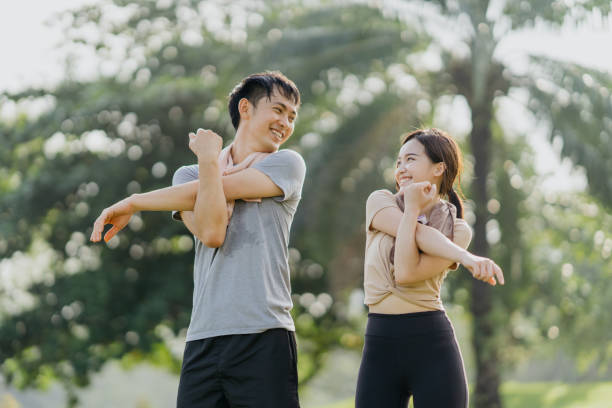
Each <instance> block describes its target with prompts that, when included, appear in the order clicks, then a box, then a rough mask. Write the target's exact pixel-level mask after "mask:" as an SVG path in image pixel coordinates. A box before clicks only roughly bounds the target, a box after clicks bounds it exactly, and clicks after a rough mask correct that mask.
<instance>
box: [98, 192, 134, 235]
mask: <svg viewBox="0 0 612 408" xmlns="http://www.w3.org/2000/svg"><path fill="white" fill-rule="evenodd" d="M134 212H135V210H134V207H133V205H132V203H131V200H130V198H126V199H124V200H121V201H119V202H117V203H115V204H113V205H111V206H110V207H108V208H105V209H104V210H103V211H102V213H101V214H100V216H99V217H98V218H97V219H96V221H95V222H94V227H93V231H92V232H91V236H90V238H89V240H90V241H92V242H98V241H100V239H101V237H102V232H103V231H104V226H105V225H106V224H111V225H112V226H113V227H112V228H111V229H109V230H108V231H107V232H106V234H104V242H108V241H109V240H110V239H111V238H112V237H114V236H115V234H117V233H118V232H119V231H121V230H122V229H123V228H124V227H125V226H126V225H127V224H128V222H129V221H130V218H132V215H134Z"/></svg>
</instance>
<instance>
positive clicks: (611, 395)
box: [317, 382, 612, 408]
mask: <svg viewBox="0 0 612 408" xmlns="http://www.w3.org/2000/svg"><path fill="white" fill-rule="evenodd" d="M502 398H503V401H504V408H610V407H611V406H612V382H596V383H582V384H565V383H554V382H551V383H548V382H547V383H517V382H508V383H505V384H504V385H503V386H502ZM353 407H354V402H353V399H347V400H344V401H340V402H336V403H334V404H330V405H325V406H320V407H317V408H353ZM410 407H412V404H410Z"/></svg>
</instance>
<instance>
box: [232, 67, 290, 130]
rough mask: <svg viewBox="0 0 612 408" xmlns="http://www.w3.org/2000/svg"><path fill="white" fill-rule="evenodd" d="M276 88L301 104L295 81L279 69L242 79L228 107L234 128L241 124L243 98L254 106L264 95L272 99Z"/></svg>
mask: <svg viewBox="0 0 612 408" xmlns="http://www.w3.org/2000/svg"><path fill="white" fill-rule="evenodd" d="M275 89H276V90H277V91H278V92H280V93H281V94H282V95H283V96H284V97H286V98H287V99H290V100H292V101H293V103H295V104H296V105H298V106H299V104H300V91H299V90H298V88H297V86H296V85H295V84H294V83H293V81H291V80H290V79H289V78H287V77H286V76H285V75H283V74H282V73H281V72H279V71H265V72H260V73H257V74H251V75H249V76H248V77H246V78H244V79H243V80H242V81H240V83H239V84H238V85H236V86H235V87H234V89H233V90H232V92H231V93H230V94H229V102H228V109H229V113H230V117H231V119H232V125H234V129H236V130H238V125H240V112H239V111H238V102H240V100H241V99H242V98H247V99H248V100H249V102H251V103H252V104H253V106H257V102H258V101H259V100H260V99H261V98H263V97H264V96H267V97H268V99H270V97H271V96H272V93H273V92H274V90H275Z"/></svg>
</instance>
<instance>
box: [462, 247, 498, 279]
mask: <svg viewBox="0 0 612 408" xmlns="http://www.w3.org/2000/svg"><path fill="white" fill-rule="evenodd" d="M461 264H462V265H463V266H465V267H466V268H467V269H468V270H469V271H470V273H471V274H472V276H473V277H474V278H475V279H478V280H481V281H483V282H487V283H488V284H490V285H493V286H495V285H496V284H497V282H499V283H500V284H502V285H503V284H504V274H503V272H502V270H501V268H500V267H499V266H498V265H497V264H496V263H495V262H493V261H492V260H491V259H489V258H484V257H482V256H476V255H474V254H471V253H469V252H467V251H465V254H464V256H463V257H462V258H461ZM496 279H497V282H496Z"/></svg>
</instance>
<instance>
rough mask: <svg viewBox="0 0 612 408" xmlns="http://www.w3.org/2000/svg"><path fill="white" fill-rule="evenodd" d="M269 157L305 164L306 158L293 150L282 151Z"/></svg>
mask: <svg viewBox="0 0 612 408" xmlns="http://www.w3.org/2000/svg"><path fill="white" fill-rule="evenodd" d="M268 157H269V158H271V159H278V160H286V161H291V162H300V163H304V158H303V157H302V155H301V154H300V153H298V152H297V151H295V150H293V149H281V150H279V151H276V152H274V153H271V154H270V155H269V156H268Z"/></svg>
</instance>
